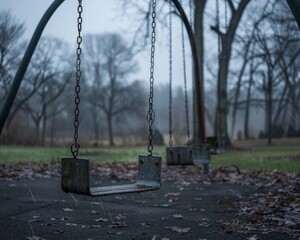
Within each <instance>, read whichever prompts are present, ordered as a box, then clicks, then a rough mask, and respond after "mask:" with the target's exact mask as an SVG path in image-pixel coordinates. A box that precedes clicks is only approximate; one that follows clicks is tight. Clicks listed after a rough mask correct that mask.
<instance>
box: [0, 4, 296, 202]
mask: <svg viewBox="0 0 300 240" xmlns="http://www.w3.org/2000/svg"><path fill="white" fill-rule="evenodd" d="M151 1H152V2H151V18H152V21H151V27H152V33H151V57H150V80H149V83H150V92H149V100H148V103H149V109H148V113H147V122H148V130H149V134H148V147H147V150H148V154H147V155H139V157H138V177H137V180H136V182H135V183H133V184H125V185H115V186H101V187H91V186H90V179H89V160H88V159H84V158H79V157H78V154H79V149H80V144H79V142H78V128H79V113H80V109H79V103H80V96H79V93H80V78H81V43H82V37H81V30H82V16H81V14H82V10H83V7H82V0H78V7H77V10H78V18H77V29H78V36H77V49H76V55H77V58H76V86H75V95H76V96H75V100H74V102H75V110H74V116H75V117H74V142H73V143H72V145H71V147H70V148H71V153H72V157H67V158H62V159H61V186H62V189H63V190H64V191H65V192H72V193H77V194H84V195H90V196H104V195H111V194H120V193H132V192H143V191H151V190H157V189H159V188H160V186H161V156H154V155H153V154H152V152H153V128H152V127H153V123H154V119H155V112H154V109H153V92H154V55H155V41H156V0H151ZM63 2H64V0H54V1H53V3H52V4H51V5H50V7H49V8H48V9H47V11H46V12H45V14H44V15H43V17H42V19H41V20H40V22H39V24H38V25H37V28H36V30H35V32H34V34H33V36H32V38H31V40H30V42H29V45H28V47H27V49H26V51H25V54H24V57H23V59H22V61H21V64H20V66H19V68H18V71H17V72H16V75H15V78H14V80H13V82H12V85H11V86H10V89H9V92H8V95H7V96H6V99H5V101H4V104H3V107H2V109H1V112H0V133H1V132H2V129H3V127H4V124H5V121H6V119H7V117H8V114H9V111H10V109H11V107H12V104H13V102H14V99H15V97H16V94H17V92H18V90H19V87H20V84H21V82H22V80H23V77H24V74H25V72H26V69H27V67H28V65H29V62H30V60H31V57H32V55H33V53H34V50H35V48H36V46H37V44H38V42H39V39H40V37H41V35H42V32H43V30H44V28H45V26H46V24H47V22H48V20H49V19H50V18H51V16H52V15H53V13H54V12H55V11H56V10H57V8H58V7H59V6H60V5H61V4H62V3H63ZM287 2H288V4H289V6H290V8H291V10H292V12H293V14H294V17H295V19H296V21H297V24H298V26H299V28H300V15H299V12H300V0H297V1H295V0H287ZM172 3H173V4H174V6H175V7H176V9H177V12H178V15H179V16H180V18H181V20H182V25H181V34H182V44H183V45H182V49H183V65H184V77H183V78H184V87H185V107H186V120H187V135H188V141H187V146H173V144H172V133H173V132H172V101H171V99H172V71H171V70H172V66H171V64H170V76H169V80H170V92H169V100H170V101H169V110H170V115H169V123H170V126H169V127H170V130H169V135H170V146H169V147H168V148H167V149H166V152H167V164H168V165H192V164H203V166H204V171H205V172H208V165H209V163H210V150H209V145H208V144H206V140H205V124H204V96H203V89H202V86H201V84H200V83H201V81H200V80H201V79H200V74H199V67H198V66H199V60H198V56H197V48H196V41H195V36H194V33H193V30H192V28H191V25H190V23H189V20H188V18H187V16H186V14H185V12H184V10H183V8H182V6H181V2H180V0H172V2H171V0H170V13H169V23H170V25H169V30H170V59H169V62H170V63H171V62H172V53H171V50H172V36H171V35H172V27H171V23H172V19H171V14H172V12H171V10H172ZM183 24H184V25H185V28H186V31H187V34H188V37H189V40H190V45H191V52H192V57H193V70H194V71H193V73H194V89H195V90H194V91H195V98H196V101H195V102H194V106H195V109H196V113H197V116H196V119H197V124H198V125H197V129H196V131H195V130H194V132H198V135H197V136H196V134H194V136H193V137H194V139H193V143H191V141H190V133H189V124H188V122H189V116H188V112H189V111H188V102H187V90H186V89H187V85H186V82H187V81H186V69H185V50H184V49H185V46H184V33H183ZM194 128H195V126H194Z"/></svg>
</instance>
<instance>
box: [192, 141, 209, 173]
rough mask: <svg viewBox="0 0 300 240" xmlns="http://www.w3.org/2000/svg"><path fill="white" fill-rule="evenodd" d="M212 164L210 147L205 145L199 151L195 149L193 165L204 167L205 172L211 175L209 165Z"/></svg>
mask: <svg viewBox="0 0 300 240" xmlns="http://www.w3.org/2000/svg"><path fill="white" fill-rule="evenodd" d="M210 162H211V158H210V145H209V144H206V143H203V144H201V145H200V148H199V149H197V148H196V149H194V152H193V163H194V164H195V165H199V164H201V165H203V172H204V173H209V164H210Z"/></svg>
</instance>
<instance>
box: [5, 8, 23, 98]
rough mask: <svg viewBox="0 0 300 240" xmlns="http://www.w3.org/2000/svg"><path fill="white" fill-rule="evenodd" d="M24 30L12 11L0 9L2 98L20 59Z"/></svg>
mask: <svg viewBox="0 0 300 240" xmlns="http://www.w3.org/2000/svg"><path fill="white" fill-rule="evenodd" d="M24 30H25V28H24V24H23V23H20V22H18V21H17V20H16V19H15V18H14V17H12V15H11V14H10V12H5V11H0V32H1V34H0V90H1V91H2V93H1V94H0V100H3V98H4V97H5V95H6V93H7V91H8V87H9V85H10V82H11V79H12V77H13V76H12V75H13V74H14V72H15V70H16V67H17V64H18V62H19V61H20V54H21V48H20V47H21V43H20V38H21V37H22V35H23V33H24ZM1 102H2V101H1Z"/></svg>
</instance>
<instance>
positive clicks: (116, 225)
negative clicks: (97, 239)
mask: <svg viewBox="0 0 300 240" xmlns="http://www.w3.org/2000/svg"><path fill="white" fill-rule="evenodd" d="M108 227H110V228H123V227H127V224H126V223H125V222H112V224H111V225H109V226H108Z"/></svg>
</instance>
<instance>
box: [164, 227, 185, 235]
mask: <svg viewBox="0 0 300 240" xmlns="http://www.w3.org/2000/svg"><path fill="white" fill-rule="evenodd" d="M166 228H170V229H171V230H172V231H173V232H177V233H180V234H183V233H187V232H189V231H190V230H191V228H180V227H177V226H172V227H166Z"/></svg>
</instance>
